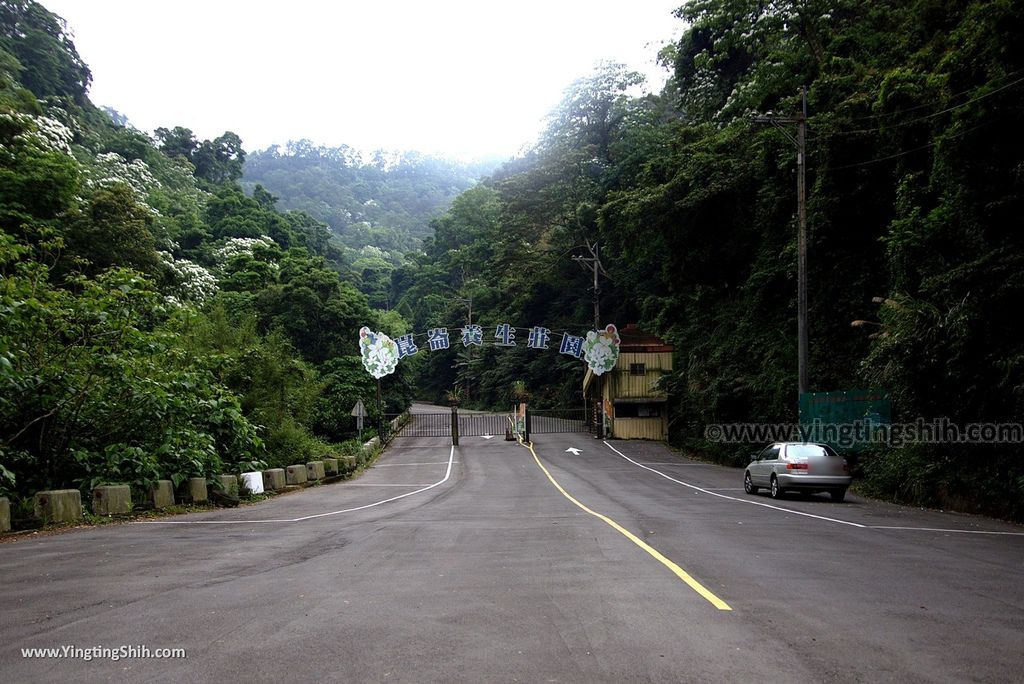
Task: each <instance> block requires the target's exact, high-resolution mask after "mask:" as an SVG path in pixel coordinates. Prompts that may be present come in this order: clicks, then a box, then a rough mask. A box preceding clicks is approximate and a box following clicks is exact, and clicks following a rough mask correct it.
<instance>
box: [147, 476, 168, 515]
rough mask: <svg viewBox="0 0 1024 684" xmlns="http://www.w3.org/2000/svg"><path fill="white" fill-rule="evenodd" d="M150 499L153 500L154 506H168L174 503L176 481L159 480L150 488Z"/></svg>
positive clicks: (158, 507) (157, 507)
mask: <svg viewBox="0 0 1024 684" xmlns="http://www.w3.org/2000/svg"><path fill="white" fill-rule="evenodd" d="M149 500H150V501H152V502H153V508H156V509H160V508H167V507H168V506H173V505H174V483H173V482H171V481H170V480H157V481H156V484H155V485H153V488H152V489H150V490H149Z"/></svg>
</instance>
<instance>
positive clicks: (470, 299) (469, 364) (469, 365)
mask: <svg viewBox="0 0 1024 684" xmlns="http://www.w3.org/2000/svg"><path fill="white" fill-rule="evenodd" d="M455 301H457V302H459V303H461V304H465V305H466V306H467V307H468V308H469V323H467V325H473V295H469V297H456V298H455ZM466 356H467V357H468V361H467V366H466V371H467V378H468V377H470V376H469V374H470V373H472V372H473V345H469V346H468V347H467V348H466ZM466 401H469V381H468V379H467V381H466Z"/></svg>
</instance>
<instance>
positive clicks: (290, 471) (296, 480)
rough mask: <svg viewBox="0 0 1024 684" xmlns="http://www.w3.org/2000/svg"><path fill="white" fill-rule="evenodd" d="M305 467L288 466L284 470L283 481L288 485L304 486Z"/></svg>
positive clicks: (305, 477)
mask: <svg viewBox="0 0 1024 684" xmlns="http://www.w3.org/2000/svg"><path fill="white" fill-rule="evenodd" d="M307 474H308V473H307V471H306V466H304V465H290V466H288V467H287V468H285V469H284V480H285V482H286V483H287V484H290V485H300V484H305V483H306V480H307Z"/></svg>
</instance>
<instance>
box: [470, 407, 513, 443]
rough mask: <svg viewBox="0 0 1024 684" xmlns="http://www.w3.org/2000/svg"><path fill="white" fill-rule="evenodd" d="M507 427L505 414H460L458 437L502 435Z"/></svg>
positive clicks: (507, 421)
mask: <svg viewBox="0 0 1024 684" xmlns="http://www.w3.org/2000/svg"><path fill="white" fill-rule="evenodd" d="M508 426H509V420H508V415H507V414H505V413H460V414H459V435H460V436H461V437H484V436H486V435H504V434H505V428H507V427H508Z"/></svg>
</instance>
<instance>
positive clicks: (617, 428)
mask: <svg viewBox="0 0 1024 684" xmlns="http://www.w3.org/2000/svg"><path fill="white" fill-rule="evenodd" d="M666 421H667V418H665V417H664V416H661V417H658V418H616V419H615V421H614V422H613V423H612V434H613V435H614V436H615V437H616V438H618V439H653V440H655V441H662V440H664V439H665V438H666V437H668V424H667V423H666Z"/></svg>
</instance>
